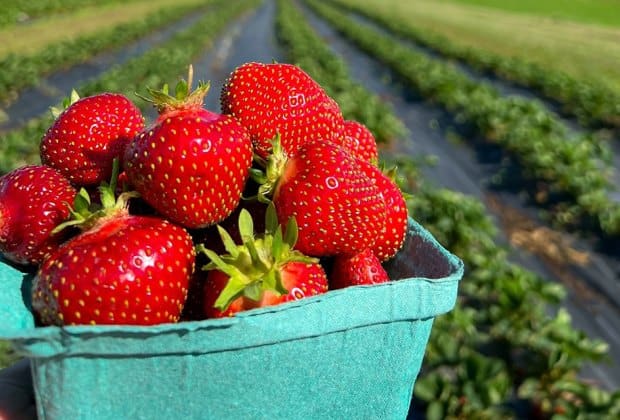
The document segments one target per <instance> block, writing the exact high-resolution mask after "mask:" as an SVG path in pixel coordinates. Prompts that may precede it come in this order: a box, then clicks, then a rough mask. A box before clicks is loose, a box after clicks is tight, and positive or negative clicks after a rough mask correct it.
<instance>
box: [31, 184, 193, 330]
mask: <svg viewBox="0 0 620 420" xmlns="http://www.w3.org/2000/svg"><path fill="white" fill-rule="evenodd" d="M109 191H113V190H109ZM126 200H127V197H126V196H125V195H121V196H120V197H119V199H118V201H117V202H116V203H115V204H114V205H113V206H112V207H107V206H106V207H104V209H103V210H100V211H99V212H96V213H94V214H93V215H91V216H90V217H86V219H85V220H84V229H85V230H84V232H82V233H81V234H79V235H78V236H76V237H74V238H72V239H70V240H69V241H67V242H65V243H64V244H63V245H62V246H60V247H59V248H58V249H56V250H55V251H54V252H52V253H50V254H49V255H48V256H47V257H46V258H45V259H44V261H43V263H42V264H41V267H40V269H39V271H38V273H37V275H36V277H35V278H34V281H33V289H32V307H33V309H34V311H35V312H36V314H37V315H38V317H39V320H40V321H41V322H42V323H43V324H45V325H72V324H131V325H153V324H159V323H165V322H176V321H177V320H178V319H179V317H180V314H181V311H182V309H183V305H184V304H185V300H186V297H187V288H188V285H189V279H190V277H191V275H192V272H193V269H194V259H195V253H194V248H193V243H192V240H191V237H190V236H189V234H188V233H187V232H186V231H185V230H184V229H183V228H181V227H179V226H177V225H174V224H172V223H170V222H168V221H167V220H165V219H161V218H158V217H150V216H134V215H130V214H129V213H128V211H127V202H126ZM102 202H103V203H104V204H105V203H107V199H106V198H103V197H102ZM82 215H83V213H82Z"/></svg>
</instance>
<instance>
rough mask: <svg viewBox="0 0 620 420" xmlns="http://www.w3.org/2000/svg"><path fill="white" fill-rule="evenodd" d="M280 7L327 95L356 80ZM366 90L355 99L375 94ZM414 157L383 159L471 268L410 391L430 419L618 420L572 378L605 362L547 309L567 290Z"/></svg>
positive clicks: (415, 206)
mask: <svg viewBox="0 0 620 420" xmlns="http://www.w3.org/2000/svg"><path fill="white" fill-rule="evenodd" d="M277 4H278V16H277V32H278V38H279V39H280V40H282V41H283V46H284V47H285V48H286V50H287V53H291V56H292V55H293V54H295V53H294V52H293V51H307V48H312V51H321V52H320V53H317V54H310V55H309V57H307V60H308V61H305V60H304V63H305V65H306V67H305V69H306V71H308V72H310V74H311V75H312V76H313V78H315V79H316V80H317V81H319V83H321V84H322V85H323V86H325V87H326V89H328V90H330V89H331V85H332V84H340V83H343V80H344V79H346V78H348V79H350V76H349V71H348V69H347V67H346V64H345V63H344V62H342V61H340V60H339V59H338V58H337V56H336V55H335V54H334V53H333V52H331V51H330V50H329V48H326V47H325V46H320V43H321V42H322V41H321V39H320V38H319V36H318V35H317V34H316V32H314V31H313V29H312V27H311V26H310V25H309V24H308V23H307V22H306V21H305V20H304V14H302V13H301V11H300V9H299V8H297V7H295V5H294V4H293V3H292V2H291V1H290V0H278V2H277ZM292 42H294V45H293V44H292ZM319 47H320V48H319ZM330 55H331V57H329V56H330ZM333 61H338V62H339V63H340V64H339V68H340V70H339V73H338V77H333V78H332V77H331V75H332V74H333V72H332V71H327V70H328V69H330V68H331V65H332V64H330V63H332V62H333ZM323 63H325V66H324V64H323ZM347 83H354V82H353V81H352V80H351V81H349V82H347ZM364 90H365V89H364V88H361V89H360V90H359V92H357V91H356V93H355V94H354V95H353V97H351V98H350V100H352V101H365V100H367V98H368V97H369V96H372V93H370V92H364ZM375 112H381V113H391V110H390V108H389V107H379V108H377V109H376V111H375ZM373 114H374V112H373V113H370V114H369V115H373ZM384 118H388V117H384ZM389 118H390V119H392V118H396V117H395V116H390V117H389ZM359 121H361V122H363V123H366V121H365V120H364V119H363V118H362V119H360V120H359ZM392 141H397V140H396V139H394V140H392ZM413 159H414V158H413V157H410V156H409V157H398V158H393V159H391V160H390V161H385V155H383V154H382V160H383V161H384V163H386V164H388V165H392V164H396V165H397V166H398V167H399V169H400V175H401V176H400V182H401V186H402V188H403V190H404V191H405V192H406V193H408V196H409V198H408V204H409V211H410V214H411V215H412V216H413V217H414V218H415V219H416V220H417V221H418V222H420V223H422V224H423V225H424V226H425V227H426V228H428V229H429V230H431V231H432V232H433V234H434V235H435V236H436V237H437V239H438V240H439V241H440V243H442V244H443V245H444V246H446V247H447V248H448V249H450V250H451V251H452V252H454V253H455V254H457V255H458V256H459V257H461V258H462V259H463V261H464V262H465V266H466V274H465V276H464V278H463V280H462V282H461V285H460V290H459V298H458V301H457V305H456V307H455V308H454V310H453V311H452V312H450V313H448V314H446V315H443V316H440V317H438V318H437V319H436V321H435V324H434V326H433V330H432V333H431V337H430V340H429V345H428V349H427V353H426V357H425V361H424V364H423V367H422V371H421V374H420V377H419V378H418V381H417V383H416V386H415V388H414V395H415V397H416V401H415V403H416V404H417V405H421V406H423V407H424V408H425V409H426V414H427V418H428V419H429V420H431V419H444V418H480V419H491V418H493V419H498V418H510V417H515V416H516V413H517V412H520V411H521V412H522V410H526V411H527V412H528V413H532V415H533V413H534V412H535V411H537V410H538V412H542V414H544V415H545V416H550V415H553V414H557V413H560V412H563V413H564V414H565V415H566V418H577V417H578V416H584V418H589V417H592V418H596V417H597V416H601V415H618V414H620V393H613V394H612V393H608V392H606V391H604V390H601V389H599V388H597V387H596V386H592V384H589V383H586V382H584V381H582V380H579V379H576V374H577V372H578V371H579V370H580V368H581V367H582V366H583V364H584V363H586V362H588V361H592V360H601V358H603V357H604V355H605V353H606V344H604V343H602V342H600V341H592V340H589V339H588V338H586V337H585V335H584V334H583V333H582V332H580V331H577V330H576V329H574V328H573V327H572V325H571V320H570V317H569V316H568V314H567V313H566V312H565V311H564V310H559V311H557V313H555V314H553V315H551V314H550V313H549V306H557V305H558V304H560V303H561V302H562V299H563V297H564V295H565V291H564V289H563V287H562V286H561V285H558V284H555V283H550V282H547V281H545V280H544V279H542V278H540V277H538V276H536V275H535V274H533V273H531V272H529V271H527V270H525V269H524V268H522V267H519V266H516V265H514V264H512V263H511V262H510V261H509V260H508V257H507V253H506V251H505V250H504V249H503V248H501V247H499V246H498V245H497V244H496V242H495V238H496V235H497V231H496V228H495V226H494V224H493V222H492V219H491V218H490V217H489V216H488V215H487V214H486V213H485V207H484V205H483V204H482V203H480V202H478V201H476V200H475V199H473V198H469V197H466V196H464V195H462V194H459V193H457V192H454V191H449V190H443V189H439V190H435V189H430V188H428V187H426V186H425V185H424V181H423V180H422V179H421V176H420V173H419V171H418V170H417V167H416V166H415V162H414V160H413Z"/></svg>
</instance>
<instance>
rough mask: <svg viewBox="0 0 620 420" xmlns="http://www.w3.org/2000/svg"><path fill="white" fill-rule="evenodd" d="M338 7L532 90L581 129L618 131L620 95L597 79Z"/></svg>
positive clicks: (370, 8)
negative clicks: (577, 123) (555, 106)
mask: <svg viewBox="0 0 620 420" xmlns="http://www.w3.org/2000/svg"><path fill="white" fill-rule="evenodd" d="M334 3H337V4H338V5H339V6H342V7H345V8H346V9H348V10H351V11H354V12H356V13H359V14H361V15H363V16H365V17H367V18H369V19H371V20H373V21H374V22H376V23H378V24H380V25H381V26H383V27H384V28H386V29H388V30H389V31H391V32H392V33H393V34H395V35H397V36H399V37H403V38H404V39H408V40H411V41H413V42H416V43H418V44H420V45H424V46H426V47H428V48H430V49H432V50H434V51H436V52H438V53H439V54H441V55H443V56H444V57H447V58H454V59H457V60H461V61H463V62H465V63H467V64H468V65H470V66H472V67H473V68H475V69H477V70H478V71H481V72H488V73H490V74H493V75H495V76H496V77H499V78H502V79H504V80H508V81H510V82H512V83H515V84H517V85H520V86H524V87H527V88H530V89H533V90H534V91H536V92H537V93H539V94H540V95H542V96H543V97H545V98H547V99H549V100H551V101H553V102H556V103H558V104H559V105H560V107H561V109H562V112H563V113H564V114H565V115H569V116H573V117H576V118H577V119H578V120H579V121H580V123H581V124H582V125H584V126H587V127H594V128H598V127H603V128H620V94H619V93H617V92H615V91H613V90H610V89H609V87H608V86H607V84H604V83H602V82H600V81H599V79H593V78H589V79H588V80H584V79H581V78H579V79H578V78H575V77H573V76H570V75H569V74H567V73H566V72H565V71H561V70H557V69H553V68H551V67H549V66H543V65H541V64H539V63H536V62H532V61H526V60H525V59H524V58H523V57H520V56H516V55H512V56H505V55H500V54H497V53H494V52H491V51H488V50H486V49H482V48H477V47H473V46H471V45H465V44H463V42H462V41H460V42H459V41H454V40H452V39H451V38H448V37H447V36H444V35H441V34H439V33H438V32H433V31H429V30H428V29H427V28H421V27H418V26H417V21H416V20H415V19H411V17H409V16H406V15H405V16H403V15H402V14H396V13H393V12H391V11H390V10H387V9H385V8H378V7H374V6H375V5H374V3H372V2H369V3H359V2H352V1H350V0H335V1H334Z"/></svg>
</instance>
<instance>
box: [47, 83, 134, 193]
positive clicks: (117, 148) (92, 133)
mask: <svg viewBox="0 0 620 420" xmlns="http://www.w3.org/2000/svg"><path fill="white" fill-rule="evenodd" d="M72 101H74V102H72V103H70V104H69V105H68V107H67V108H66V109H65V110H64V111H62V113H60V115H58V116H57V118H56V120H55V121H54V123H53V124H52V125H51V126H50V127H49V128H48V130H47V132H46V133H45V135H44V136H43V138H42V140H41V144H40V155H41V162H42V163H43V164H44V165H48V166H51V167H53V168H55V169H56V170H58V171H59V172H61V173H62V174H63V175H65V176H66V177H67V178H69V180H70V181H71V182H72V183H73V184H74V185H79V186H86V185H99V184H100V183H101V182H103V181H107V180H108V179H110V175H111V173H112V160H113V159H115V158H120V157H121V155H122V154H123V152H124V149H125V146H126V145H127V143H128V142H129V140H130V139H131V138H133V137H134V136H135V135H136V134H137V133H138V132H139V131H140V130H142V129H143V128H144V117H143V116H142V113H141V112H140V110H139V109H138V108H137V107H136V106H135V105H134V104H133V102H131V101H130V100H129V99H128V98H127V97H125V96H124V95H121V94H118V93H107V92H106V93H101V94H97V95H93V96H89V97H86V98H81V99H79V98H78V97H77V95H76V94H74V96H73V98H72Z"/></svg>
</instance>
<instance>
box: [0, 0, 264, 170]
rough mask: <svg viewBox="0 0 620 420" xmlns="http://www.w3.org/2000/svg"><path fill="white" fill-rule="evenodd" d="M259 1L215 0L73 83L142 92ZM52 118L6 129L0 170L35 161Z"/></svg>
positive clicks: (84, 91)
mask: <svg viewBox="0 0 620 420" xmlns="http://www.w3.org/2000/svg"><path fill="white" fill-rule="evenodd" d="M259 2H260V1H259V0H214V1H213V2H212V3H211V8H210V9H209V11H208V13H205V15H204V16H203V17H201V18H200V19H199V20H198V21H197V22H196V23H194V24H193V25H191V26H190V27H188V28H186V29H184V30H182V31H180V32H178V33H177V34H175V35H174V36H173V37H172V38H171V39H169V40H168V41H166V42H165V43H163V44H162V45H160V46H158V47H157V48H153V49H151V50H149V51H148V52H146V53H145V54H143V55H141V56H139V57H136V58H134V59H132V60H129V61H128V62H126V63H125V64H123V65H118V66H114V67H112V68H111V69H110V70H109V71H107V72H105V73H104V74H102V75H101V76H100V77H99V78H97V79H96V80H92V81H89V82H87V83H85V84H84V85H82V86H76V90H77V92H78V93H79V94H80V96H89V95H93V94H95V93H99V92H105V91H110V92H119V93H123V94H125V95H127V96H128V97H130V98H133V97H135V93H136V92H138V93H142V94H145V93H146V92H145V86H149V87H155V88H156V87H161V86H162V85H163V84H164V83H167V82H168V81H169V80H170V79H171V78H174V77H178V76H180V75H179V69H182V68H186V67H187V65H188V63H191V62H192V60H193V59H195V58H196V57H197V56H198V55H199V54H201V53H203V52H204V51H205V50H206V49H208V48H209V47H210V46H211V44H212V42H213V39H214V38H215V36H216V35H217V34H218V33H219V32H220V31H222V30H223V29H224V28H225V26H226V24H227V23H228V22H229V21H230V20H231V19H232V18H234V17H236V16H239V15H240V14H241V13H242V12H243V11H245V10H248V9H249V8H250V7H256V5H257V4H258V3H259ZM137 105H138V106H139V107H140V108H142V109H146V108H147V107H149V108H150V107H151V105H150V104H149V103H147V102H145V101H138V102H137ZM51 122H52V116H51V114H49V113H46V114H45V115H42V116H40V117H38V118H35V119H32V120H31V121H29V122H28V123H27V124H26V125H25V126H24V127H23V128H20V129H18V130H14V131H11V132H9V133H7V134H6V135H5V136H4V138H3V139H2V142H0V173H6V172H8V171H10V170H12V169H14V168H15V167H17V166H21V165H24V164H28V163H36V162H38V159H39V141H40V139H41V137H42V135H43V133H44V132H45V130H46V129H47V127H49V125H50V124H51Z"/></svg>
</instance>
